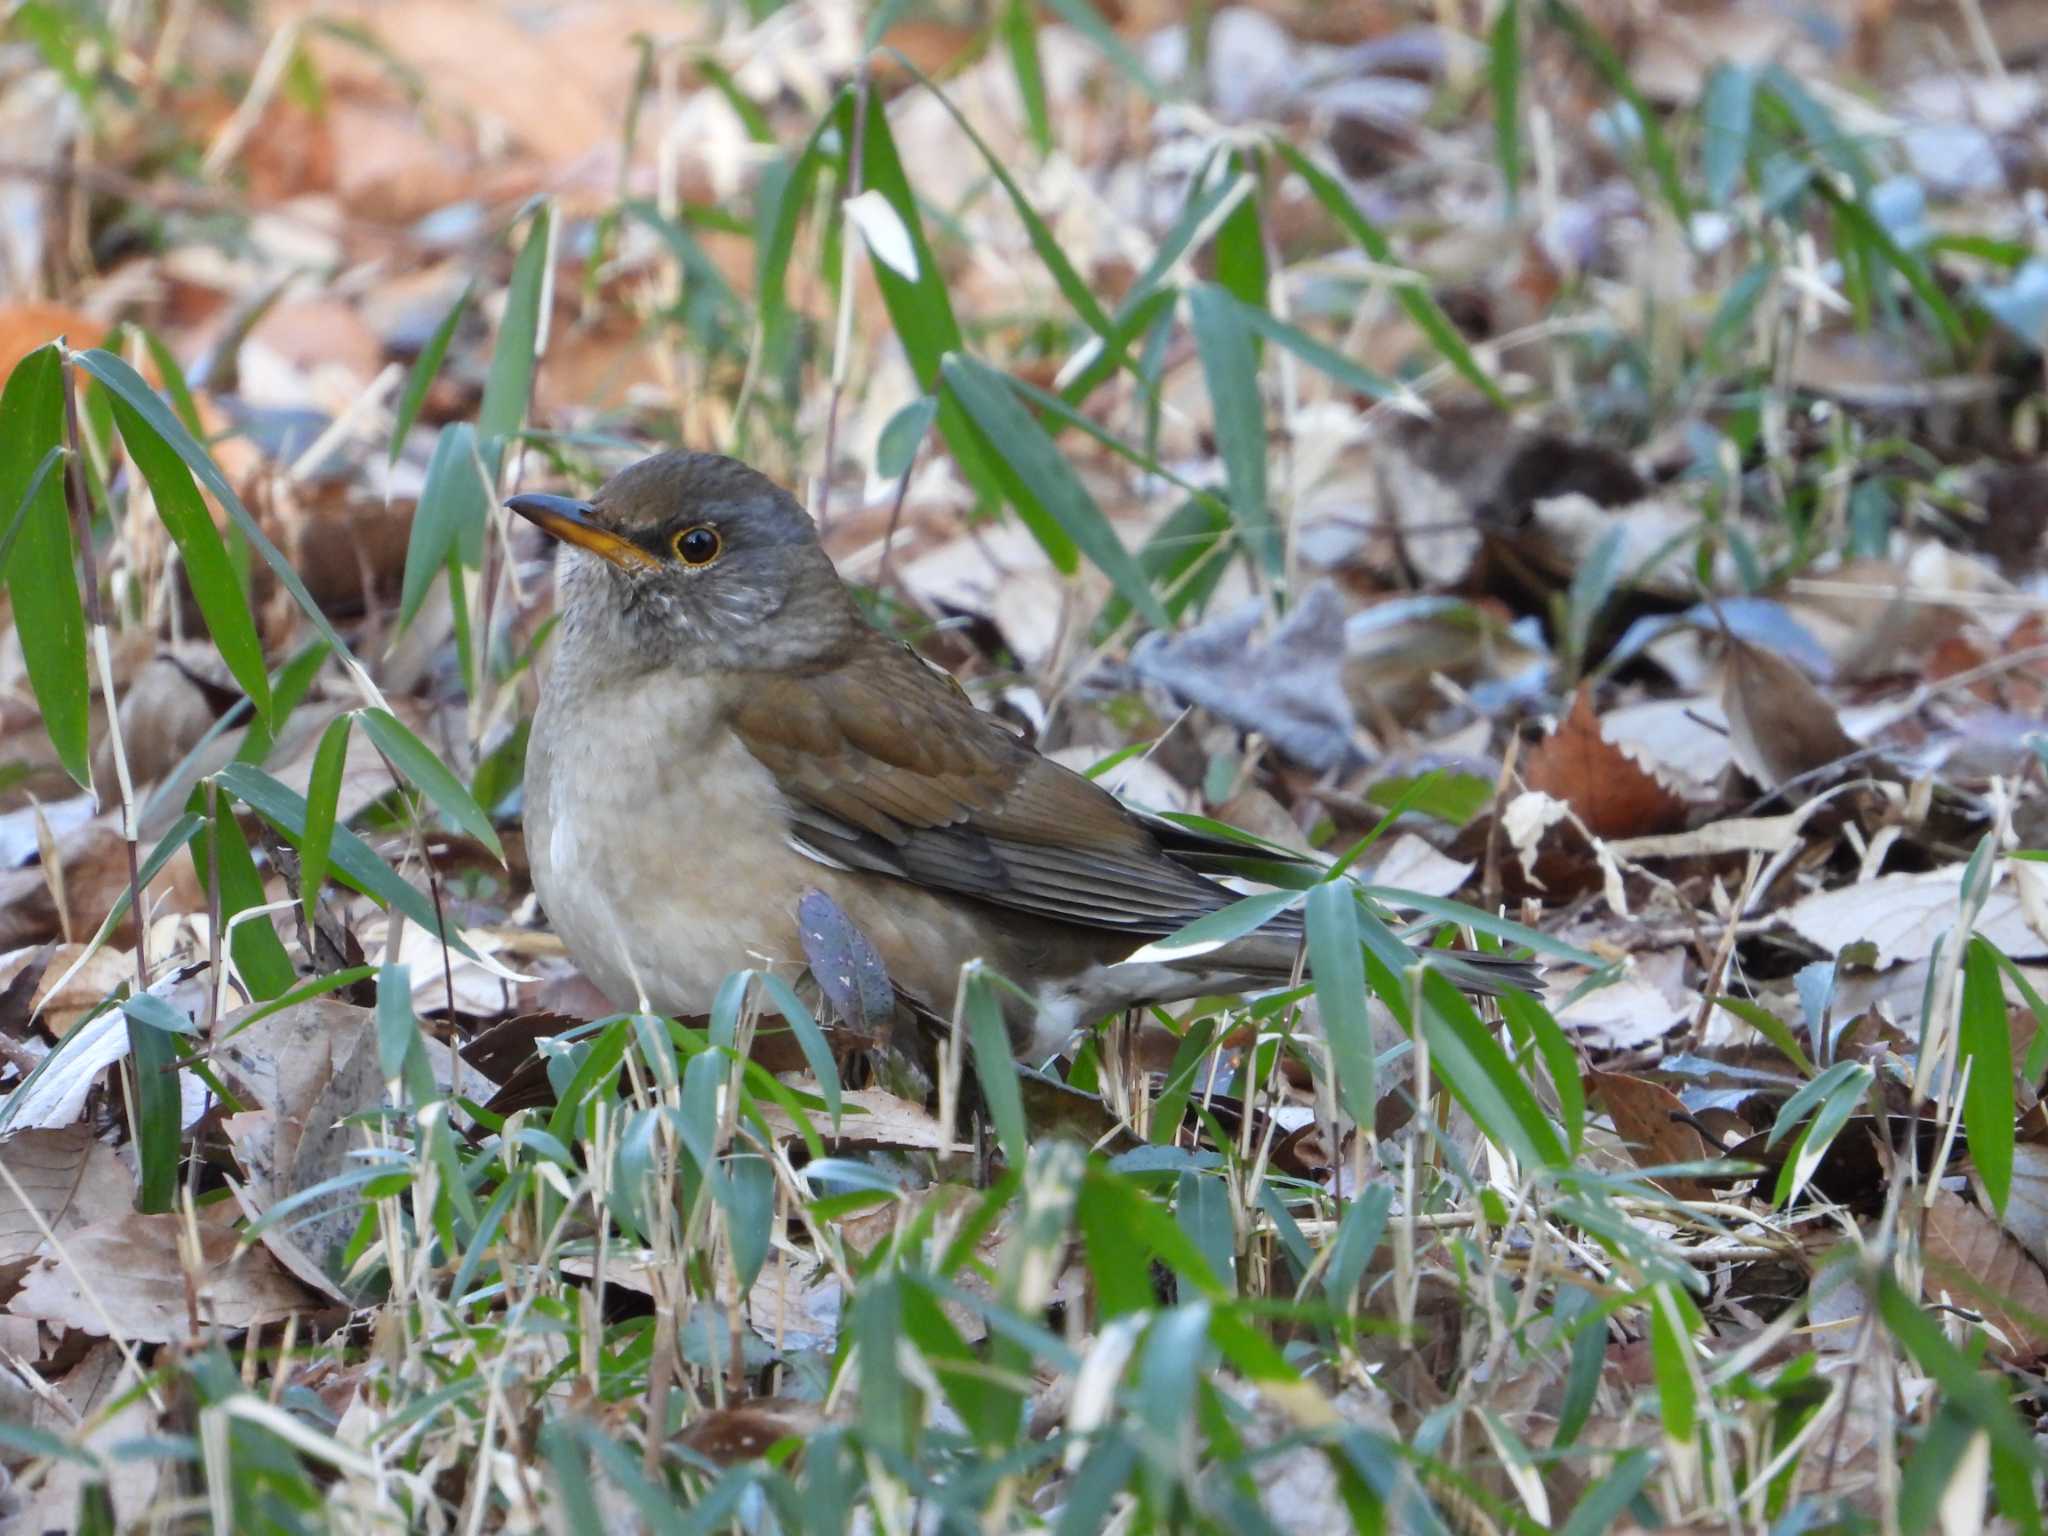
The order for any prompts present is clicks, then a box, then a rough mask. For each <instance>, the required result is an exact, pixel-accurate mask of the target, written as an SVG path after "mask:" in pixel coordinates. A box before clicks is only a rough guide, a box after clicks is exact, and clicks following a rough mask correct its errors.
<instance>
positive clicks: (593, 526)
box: [505, 452, 860, 672]
mask: <svg viewBox="0 0 2048 1536" xmlns="http://www.w3.org/2000/svg"><path fill="white" fill-rule="evenodd" d="M505 505H506V506H508V507H510V508H511V509H512V510H513V511H514V512H517V513H518V514H519V515H520V516H522V517H524V518H526V519H527V520H528V521H529V522H532V523H533V524H535V525H536V526H538V527H539V528H541V529H542V530H544V531H545V532H547V533H550V534H552V535H553V536H554V537H555V538H557V539H560V540H561V541H562V543H563V545H564V546H565V554H564V558H563V559H562V561H561V563H560V567H559V572H558V581H559V586H560V598H559V602H560V607H561V610H562V615H563V618H562V624H563V630H564V632H565V638H569V639H573V640H575V641H577V642H579V643H582V644H589V645H595V646H598V647H600V648H604V649H610V650H617V651H619V652H622V653H624V654H622V655H620V656H619V657H618V663H619V664H620V665H631V664H632V663H634V662H637V663H638V664H639V665H640V666H642V667H646V668H653V667H664V666H667V667H681V668H683V669H685V670H687V671H692V672H703V671H749V670H770V671H783V670H789V669H792V668H802V667H805V666H809V665H817V664H820V663H822V662H824V661H826V660H828V659H829V658H830V656H831V655H832V654H833V653H834V652H836V651H837V650H838V649H839V647H840V646H841V645H842V644H844V642H845V639H846V636H847V634H848V632H849V630H850V628H851V627H852V626H853V625H855V624H858V623H859V622H860V619H859V615H858V612H857V610H856V609H855V608H854V606H853V602H852V598H851V597H850V595H849V594H848V593H847V591H846V588H845V587H844V585H843V584H842V583H841V582H840V580H839V575H838V573H837V572H836V571H834V570H833V568H832V562H831V560H830V559H829V558H828V557H827V556H826V554H825V552H824V551H823V550H822V549H820V548H819V547H818V531H817V528H816V527H815V526H814V525H813V524H812V522H811V519H810V515H809V514H808V513H807V512H805V511H804V509H803V508H802V507H800V506H798V505H797V502H796V498H794V497H793V496H791V495H790V494H789V492H787V491H785V490H784V489H783V488H782V487H781V486H779V485H777V484H776V483H775V482H774V481H772V480H770V479H769V478H768V477H767V476H765V475H762V474H760V473H758V472H756V471H755V470H752V469H749V468H748V467H747V466H746V465H744V464H742V463H740V462H739V460H737V459H728V458H725V457H724V456H722V455H720V454H715V453H682V452H675V453H657V454H655V455H654V456H653V457H651V458H645V459H642V460H640V462H639V463H637V464H634V465H631V466H629V467H628V468H626V469H622V470H620V471H619V472H618V473H617V474H616V475H613V476H612V478H611V479H609V480H607V481H606V482H605V484H604V488H603V489H602V490H600V491H599V492H598V493H597V495H596V496H595V497H593V498H592V499H591V500H589V501H587V502H585V501H573V500H570V499H569V498H568V497H564V496H514V497H513V498H512V499H511V500H510V501H508V502H506V503H505ZM629 658H630V660H629Z"/></svg>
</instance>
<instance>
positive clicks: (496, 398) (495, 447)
mask: <svg viewBox="0 0 2048 1536" xmlns="http://www.w3.org/2000/svg"><path fill="white" fill-rule="evenodd" d="M554 228H555V211H554V205H553V204H552V203H549V202H546V201H543V202H542V203H541V204H540V205H539V206H538V207H537V208H535V209H534V213H533V223H532V224H531V225H529V226H528V227H527V231H526V243H525V244H524V245H522V246H520V248H519V255H518V258H517V259H516V260H515V261H514V262H513V263H512V282H511V285H510V286H509V287H508V288H507V289H506V290H505V315H504V318H503V319H502V320H500V321H499V322H498V343H497V345H496V346H495V347H494V348H493V349H492V351H491V371H490V373H489V374H488V375H487V376H486V377H485V379H484V398H483V403H482V404H481V405H480V406H479V407H478V408H477V415H476V430H477V436H478V437H479V438H481V439H482V441H483V450H484V454H485V459H484V462H485V464H486V465H487V466H488V467H489V468H490V470H491V473H492V474H493V475H494V476H495V475H496V474H497V472H498V468H499V466H500V465H501V464H502V463H503V456H504V451H505V442H506V440H507V439H509V438H510V437H511V436H512V435H513V434H514V433H515V432H517V431H518V430H519V429H520V427H522V426H523V425H525V422H526V407H527V404H528V403H529V402H530V401H531V400H532V398H533V368H534V363H535V361H536V359H537V358H538V356H539V350H538V349H539V345H540V336H541V323H542V320H543V319H544V316H543V315H542V313H541V306H542V305H543V304H544V303H545V302H546V298H547V292H548V289H549V287H550V286H551V284H550V283H549V277H550V276H551V272H550V269H549V261H550V259H551V257H552V255H553V251H554V243H555V242H554Z"/></svg>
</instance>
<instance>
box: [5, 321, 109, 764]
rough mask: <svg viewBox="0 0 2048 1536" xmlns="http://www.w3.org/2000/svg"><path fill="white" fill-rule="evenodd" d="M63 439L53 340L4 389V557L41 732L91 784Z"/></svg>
mask: <svg viewBox="0 0 2048 1536" xmlns="http://www.w3.org/2000/svg"><path fill="white" fill-rule="evenodd" d="M63 442H64V365H63V362H62V361H61V360H60V359H59V357H58V355H57V346H56V343H54V342H52V343H51V344H50V345H48V346H43V347H38V348H36V350H35V351H33V352H31V353H29V355H28V356H27V357H24V358H23V359H22V360H21V361H20V362H18V363H16V364H15V365H14V372H13V373H11V374H9V375H8V377H7V386H6V388H5V390H4V391H0V507H6V508H7V509H8V510H9V511H10V512H12V513H13V514H14V515H15V517H16V518H17V519H19V527H20V532H19V533H18V534H17V535H15V543H14V548H13V551H12V553H11V554H10V555H9V557H8V560H7V590H8V593H9V595H10V596H11V598H12V599H13V604H14V632H15V634H16V635H17V636H18V637H19V638H20V641H21V655H22V661H23V662H24V663H25V664H26V666H27V668H28V680H29V686H30V687H31V688H33V689H34V690H35V696H36V707H37V708H38V709H39V710H40V711H41V712H42V716H43V729H44V731H45V732H46V733H47V734H48V735H49V738H50V745H51V746H53V747H55V748H56V750H57V760H58V762H60V763H61V764H63V766H64V771H65V772H66V773H68V774H70V775H71V777H72V778H73V779H75V780H76V781H77V782H78V783H79V784H81V785H83V786H85V787H87V788H90V787H91V784H92V770H91V767H90V765H89V763H88V761H87V752H88V742H87V733H88V730H89V722H90V718H91V708H90V701H91V686H90V684H89V683H88V682H87V680H86V670H85V604H84V601H83V599H82V598H81V597H80V596H79V590H78V571H77V567H76V562H75V558H74V553H73V550H72V545H71V516H70V513H69V512H68V510H67V509H66V507H65V501H64V482H63V477H62V476H60V475H57V474H55V473H53V472H52V470H51V468H50V467H48V464H47V461H48V460H49V455H50V451H51V450H52V449H53V448H54V449H61V448H62V445H63Z"/></svg>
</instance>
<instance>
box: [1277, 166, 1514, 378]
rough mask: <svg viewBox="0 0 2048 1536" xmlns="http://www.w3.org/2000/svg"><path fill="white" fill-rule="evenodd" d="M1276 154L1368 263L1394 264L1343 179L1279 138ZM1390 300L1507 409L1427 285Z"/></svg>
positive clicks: (1402, 288) (1406, 286) (1408, 287)
mask: <svg viewBox="0 0 2048 1536" xmlns="http://www.w3.org/2000/svg"><path fill="white" fill-rule="evenodd" d="M1273 147H1274V149H1275V150H1277V151H1278V152H1279V155H1280V158H1281V159H1283V160H1285V161H1286V162H1287V163H1288V165H1289V166H1290V167H1292V168H1293V170H1294V171H1295V172H1296V173H1297V174H1298V175H1300V177H1301V179H1302V180H1303V181H1305V182H1307V183H1308V189H1309V191H1310V193H1311V194H1313V195H1314V197H1315V200H1316V201H1317V202H1319V203H1321V204H1322V205H1323V207H1324V208H1325V209H1326V210H1327V211H1328V212H1329V214H1330V217H1332V218H1334V219H1335V220H1336V221H1337V222H1338V223H1339V224H1340V225H1342V226H1343V228H1344V231H1345V233H1347V234H1349V235H1350V236H1351V238H1352V239H1353V240H1355V241H1356V242H1357V243H1358V246H1359V249H1361V250H1362V251H1364V252H1365V254H1366V255H1367V256H1369V257H1371V258H1372V259H1373V260H1374V261H1376V262H1379V263H1381V264H1382V265H1385V266H1397V265H1399V261H1398V260H1397V258H1396V257H1395V255H1394V248H1393V245H1392V244H1391V243H1390V242H1389V241H1388V239H1387V237H1386V236H1385V235H1383V234H1382V233H1380V231H1379V229H1378V227H1377V226H1376V225H1374V223H1373V222H1372V220H1370V219H1368V218H1367V217H1366V216H1365V215H1364V213H1362V212H1361V211H1360V210H1359V207H1358V205H1357V204H1356V203H1354V202H1353V201H1352V200H1351V194H1350V193H1349V192H1347V191H1345V190H1344V186H1343V183H1341V182H1339V181H1338V180H1337V179H1336V177H1334V176H1332V175H1331V174H1330V173H1329V172H1328V171H1326V170H1324V169H1323V168H1322V167H1321V166H1319V165H1317V164H1316V163H1315V161H1313V160H1311V159H1310V158H1309V157H1308V156H1307V155H1305V154H1303V153H1302V152H1301V151H1300V150H1299V149H1297V148H1295V146H1294V145H1292V144H1289V143H1287V142H1286V141H1285V140H1283V139H1276V140H1274V141H1273ZM1394 302H1395V303H1396V304H1399V305H1400V306H1401V308H1402V309H1404V310H1406V311H1407V313H1408V318H1409V319H1410V320H1413V321H1414V322H1415V325H1416V328H1417V329H1418V330H1420V331H1421V332H1422V334H1423V335H1424V336H1426V337H1428V338H1429V342H1430V345H1431V346H1433V347H1435V348H1436V350H1437V352H1438V354H1439V355H1440V356H1442V358H1443V359H1444V361H1445V362H1447V363H1449V364H1450V365H1451V366H1452V367H1453V368H1455V369H1456V370H1457V371H1458V372H1459V373H1460V374H1462V375H1463V376H1464V378H1465V380H1466V381H1467V382H1468V383H1469V384H1471V385H1472V387H1473V388H1474V389H1476V390H1478V391H1479V392H1480V393H1481V394H1483V395H1485V396H1486V398H1487V399H1488V400H1490V401H1492V402H1493V403H1494V404H1495V405H1497V406H1499V407H1500V408H1501V409H1502V410H1506V409H1507V408H1508V400H1507V396H1505V395H1503V394H1502V393H1501V392H1500V386H1499V385H1498V384H1496V383H1494V382H1493V379H1492V377H1491V376H1490V375H1489V374H1488V373H1487V371H1486V370H1485V369H1484V368H1482V367H1480V366H1479V359H1478V358H1476V357H1474V356H1473V355H1472V349H1471V348H1470V347H1468V346H1466V345H1465V338H1464V337H1463V336H1461V335H1460V334H1459V333H1458V328H1457V326H1456V325H1454V324H1452V323H1451V317H1450V316H1449V315H1447V314H1445V313H1444V310H1443V306H1442V305H1441V304H1439V303H1437V301H1436V299H1435V297H1434V296H1433V295H1432V294H1431V293H1430V291H1429V290H1428V288H1426V287H1424V286H1422V285H1420V284H1415V283H1399V284H1396V285H1395V287H1394Z"/></svg>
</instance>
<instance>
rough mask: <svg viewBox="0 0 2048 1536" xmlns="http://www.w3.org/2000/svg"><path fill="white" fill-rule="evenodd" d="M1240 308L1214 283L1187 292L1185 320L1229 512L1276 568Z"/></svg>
mask: <svg viewBox="0 0 2048 1536" xmlns="http://www.w3.org/2000/svg"><path fill="white" fill-rule="evenodd" d="M1244 313H1245V306H1243V305H1241V304H1239V303H1238V302H1237V301H1236V300H1234V299H1233V298H1231V296H1230V295H1229V294H1228V293H1226V292H1225V291H1224V290H1222V289H1221V288H1218V287H1216V286H1214V285H1213V284H1209V283H1204V284H1202V285H1200V286H1199V287H1197V288H1195V289H1193V290H1192V291H1191V292H1190V293H1189V294H1188V323H1189V326H1190V327H1191V328H1192V329H1193V331H1194V333H1195V351H1196V353H1197V354H1198V355H1199V356H1200V357H1201V360H1202V377H1203V379H1204V380H1205V381H1206V382H1207V384H1208V386H1209V404H1210V409H1211V411H1212V413H1213V414H1214V417H1215V422H1216V446H1217V448H1218V449H1219V450H1220V451H1221V452H1222V455H1223V471H1224V476H1225V478H1226V479H1227V480H1228V481H1229V484H1230V512H1231V516H1232V517H1233V518H1235V519H1236V521H1237V526H1238V530H1239V535H1240V537H1241V538H1242V539H1243V540H1244V544H1245V547H1246V548H1247V549H1249V550H1250V551H1251V552H1252V553H1253V555H1254V556H1255V557H1256V558H1257V559H1258V560H1259V561H1260V562H1261V563H1263V564H1264V565H1265V567H1266V569H1267V570H1268V571H1271V572H1276V573H1277V572H1278V571H1279V569H1280V566H1281V562H1282V560H1283V559H1284V557H1285V553H1286V552H1285V551H1284V550H1283V549H1282V548H1281V544H1280V536H1279V533H1278V530H1276V529H1275V528H1274V526H1273V509H1272V508H1271V507H1270V506H1268V505H1267V502H1266V405H1265V402H1264V401H1263V400H1262V399H1261V398H1260V397H1259V360H1258V356H1257V354H1256V353H1255V352H1254V351H1253V349H1252V334H1251V327H1250V326H1249V325H1247V324H1246V323H1245V320H1244ZM1155 622H1157V621H1155Z"/></svg>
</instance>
